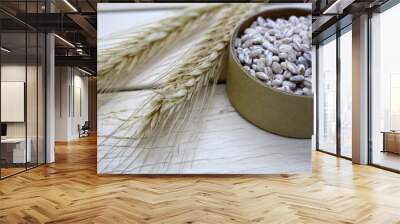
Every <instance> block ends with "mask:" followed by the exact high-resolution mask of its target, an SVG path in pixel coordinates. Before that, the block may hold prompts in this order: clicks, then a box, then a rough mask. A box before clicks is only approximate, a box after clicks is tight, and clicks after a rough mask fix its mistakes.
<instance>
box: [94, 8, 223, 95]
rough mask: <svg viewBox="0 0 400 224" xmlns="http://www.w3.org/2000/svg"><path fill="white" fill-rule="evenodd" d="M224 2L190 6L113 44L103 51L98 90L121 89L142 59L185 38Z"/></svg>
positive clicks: (100, 54)
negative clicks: (186, 34) (129, 73)
mask: <svg viewBox="0 0 400 224" xmlns="http://www.w3.org/2000/svg"><path fill="white" fill-rule="evenodd" d="M222 6H223V4H209V5H207V6H202V7H195V8H189V9H187V10H184V11H183V12H182V13H181V14H179V15H177V16H173V17H170V18H167V19H164V20H161V21H159V22H157V23H154V24H150V25H148V26H146V27H145V28H144V29H142V30H141V31H140V32H139V33H137V34H136V35H133V36H129V38H128V39H127V40H125V41H122V42H120V43H118V44H116V45H115V44H114V45H113V46H110V47H107V48H106V49H102V50H100V51H99V55H98V78H99V79H98V92H99V93H104V92H108V91H110V90H113V89H118V88H119V87H121V86H122V85H124V84H125V81H126V79H127V78H129V77H127V76H128V75H127V73H128V72H130V71H132V70H133V69H134V68H135V67H136V66H138V65H139V63H140V62H144V61H146V60H147V59H149V58H150V57H152V56H153V55H154V54H158V53H160V50H162V49H164V48H165V47H167V46H168V45H170V44H171V43H173V42H176V41H177V40H179V39H181V38H183V37H184V36H185V35H184V34H185V33H187V32H188V31H190V30H192V29H193V26H198V25H199V23H201V22H202V21H204V20H205V19H206V17H207V16H209V14H211V13H215V12H216V11H218V10H219V9H220V8H221V7H222Z"/></svg>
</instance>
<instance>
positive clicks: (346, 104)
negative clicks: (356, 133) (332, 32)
mask: <svg viewBox="0 0 400 224" xmlns="http://www.w3.org/2000/svg"><path fill="white" fill-rule="evenodd" d="M351 108H352V35H351V30H350V31H348V32H346V33H344V34H343V35H341V36H340V153H341V155H342V156H345V157H349V158H351V156H352V150H351V141H352V125H351V124H352V109H351Z"/></svg>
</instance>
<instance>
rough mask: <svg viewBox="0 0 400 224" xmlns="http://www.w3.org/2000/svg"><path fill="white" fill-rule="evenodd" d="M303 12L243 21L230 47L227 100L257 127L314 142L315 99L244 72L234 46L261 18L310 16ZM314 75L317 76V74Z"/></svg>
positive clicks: (286, 10)
mask: <svg viewBox="0 0 400 224" xmlns="http://www.w3.org/2000/svg"><path fill="white" fill-rule="evenodd" d="M309 14H311V11H310V10H307V9H304V8H291V7H285V8H277V9H267V10H264V11H262V12H260V13H257V14H255V15H253V16H251V17H250V18H248V19H246V20H245V21H243V22H242V23H241V24H240V25H239V26H238V28H237V29H236V31H235V32H234V34H233V36H232V38H231V40H230V46H229V59H228V68H227V73H226V74H227V91H228V97H229V99H230V101H231V103H232V105H233V106H234V107H235V109H236V110H237V111H238V112H239V113H240V114H241V115H242V116H243V117H244V118H245V119H247V120H248V121H250V122H251V123H253V124H255V125H256V126H258V127H260V128H262V129H264V130H266V131H268V132H271V133H274V134H278V135H281V136H286V137H292V138H311V135H312V133H313V97H312V96H299V95H294V94H291V93H287V92H283V91H280V90H277V89H274V88H272V87H270V86H267V85H266V84H265V83H263V82H261V81H260V80H258V79H257V78H254V77H253V76H251V75H250V74H249V73H248V72H247V71H245V70H244V69H243V66H242V65H241V63H240V61H239V59H238V57H237V55H236V53H235V51H234V46H233V41H234V40H235V38H236V37H238V36H241V35H242V34H243V32H244V30H245V29H246V28H248V27H250V25H251V23H252V22H253V21H255V20H256V19H257V17H258V16H262V17H264V18H270V19H277V18H285V19H288V18H289V17H290V16H292V15H295V16H307V15H309ZM314 75H315V74H314Z"/></svg>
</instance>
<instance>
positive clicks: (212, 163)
mask: <svg viewBox="0 0 400 224" xmlns="http://www.w3.org/2000/svg"><path fill="white" fill-rule="evenodd" d="M306 6H308V5H306ZM131 7H132V6H131ZM273 7H279V6H277V5H275V6H273ZM102 10H105V8H104V7H103V8H102ZM147 11H148V10H147ZM137 13H141V15H145V14H143V12H140V11H139V10H132V11H126V12H124V14H123V15H121V14H120V13H118V11H113V12H111V11H110V12H104V11H99V13H98V29H99V36H100V37H101V36H102V35H104V34H108V33H109V32H110V30H112V29H113V26H112V25H111V24H113V23H112V21H110V19H111V18H113V17H112V16H111V15H113V14H114V15H115V17H114V19H115V20H118V21H119V23H123V20H121V19H120V18H122V17H123V18H128V17H129V16H132V17H133V16H135V15H137ZM128 15H129V16H128ZM149 15H151V16H150V17H151V19H152V20H154V19H155V18H164V17H165V16H168V15H171V11H168V10H159V11H158V10H157V11H154V12H152V13H150V14H149ZM157 15H158V17H157ZM135 18H137V17H135ZM141 18H143V17H141ZM149 20H150V19H149ZM125 21H128V22H129V24H130V25H132V26H134V21H135V20H133V19H132V20H127V19H125ZM140 21H141V22H142V23H143V20H140ZM121 26H122V27H124V29H126V28H127V27H128V25H126V24H125V25H121ZM199 33H200V32H199ZM169 57H171V56H169ZM175 57H176V58H175V60H179V54H177V55H175ZM170 59H171V58H169V60H170ZM149 70H152V69H149ZM144 75H146V76H147V77H148V76H149V74H148V73H143V74H139V77H138V79H134V80H136V81H131V82H130V85H131V87H132V89H138V88H135V87H140V86H149V85H148V84H149V83H146V85H143V81H141V80H140V76H144ZM151 75H152V77H154V79H153V80H152V79H150V80H151V81H150V84H151V83H152V82H156V80H157V74H156V73H155V74H153V73H152V74H151ZM142 78H143V77H142ZM146 81H147V82H149V79H146ZM150 86H151V85H150ZM139 89H140V88H139ZM150 93H151V90H149V89H140V90H135V91H124V92H119V93H118V94H117V95H115V96H114V97H113V100H111V101H109V102H107V103H105V104H104V105H101V103H100V104H99V105H101V106H100V107H99V108H98V156H97V159H98V166H97V169H98V173H113V174H222V173H223V174H276V173H300V172H310V171H311V165H310V164H311V140H310V139H292V138H286V137H281V136H278V135H274V134H271V133H269V132H266V131H264V130H261V129H259V128H257V127H256V126H254V125H253V124H251V123H249V122H248V121H247V120H245V119H244V118H242V117H241V116H240V115H239V114H238V113H237V112H236V111H235V109H234V108H233V107H232V105H231V104H230V102H229V99H228V98H227V94H226V90H225V85H224V84H220V85H218V86H217V88H216V93H215V96H214V97H213V99H212V101H211V102H210V106H209V109H208V111H207V112H206V113H205V114H203V116H201V117H198V118H197V120H196V119H195V120H194V121H193V122H192V123H190V124H188V127H186V128H184V131H183V134H181V135H182V136H183V137H182V138H183V139H184V140H180V141H179V142H180V144H178V146H176V147H174V146H173V145H174V144H173V143H174V135H172V137H171V136H169V137H166V136H164V137H163V136H160V138H159V139H157V141H155V142H152V143H150V144H146V145H145V146H144V147H135V146H136V144H137V140H135V139H132V133H133V130H131V131H128V132H127V131H118V132H117V133H115V134H114V135H113V136H111V137H110V134H111V133H112V132H113V131H114V130H116V129H118V127H119V126H120V125H121V124H122V123H123V122H125V120H126V119H127V118H128V117H129V116H130V115H131V114H132V113H133V112H134V111H135V110H136V109H137V108H138V107H140V106H141V105H142V103H143V102H144V100H145V99H146V97H148V95H149V94H150ZM106 97H107V94H103V95H99V96H98V99H99V101H101V100H102V99H103V98H106Z"/></svg>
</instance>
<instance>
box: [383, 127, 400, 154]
mask: <svg viewBox="0 0 400 224" xmlns="http://www.w3.org/2000/svg"><path fill="white" fill-rule="evenodd" d="M381 133H382V134H383V150H382V152H392V153H396V154H400V131H382V132H381Z"/></svg>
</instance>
